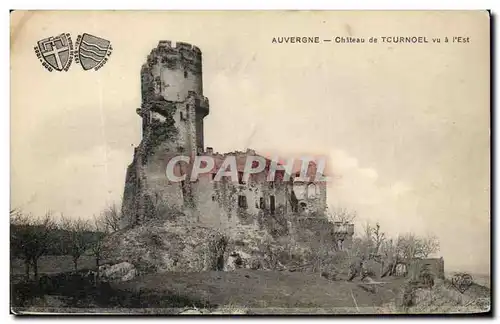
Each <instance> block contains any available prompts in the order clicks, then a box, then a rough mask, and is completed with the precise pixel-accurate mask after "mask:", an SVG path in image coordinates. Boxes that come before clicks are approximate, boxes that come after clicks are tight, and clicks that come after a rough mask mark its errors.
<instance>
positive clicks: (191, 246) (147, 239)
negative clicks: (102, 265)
mask: <svg viewBox="0 0 500 324" xmlns="http://www.w3.org/2000/svg"><path fill="white" fill-rule="evenodd" d="M226 246H227V238H226V236H224V235H223V234H221V233H220V232H218V231H216V230H214V229H211V228H207V227H203V226H200V225H199V224H195V223H188V222H185V223H184V222H171V221H150V222H147V223H145V224H143V225H141V226H136V227H133V228H129V229H124V230H121V231H118V232H116V233H113V234H112V235H110V236H109V238H108V239H107V240H106V242H105V243H104V256H105V261H106V263H109V264H117V263H124V262H126V263H128V264H132V265H133V266H134V267H135V268H136V269H137V273H152V272H171V271H172V272H197V271H207V270H222V269H223V266H224V253H225V251H226Z"/></svg>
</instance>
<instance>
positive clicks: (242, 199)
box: [238, 195, 248, 208]
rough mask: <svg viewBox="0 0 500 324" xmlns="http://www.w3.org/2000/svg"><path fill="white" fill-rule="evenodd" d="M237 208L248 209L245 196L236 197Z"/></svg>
mask: <svg viewBox="0 0 500 324" xmlns="http://www.w3.org/2000/svg"><path fill="white" fill-rule="evenodd" d="M238 207H240V208H247V207H248V204H247V197H246V196H243V195H239V196H238Z"/></svg>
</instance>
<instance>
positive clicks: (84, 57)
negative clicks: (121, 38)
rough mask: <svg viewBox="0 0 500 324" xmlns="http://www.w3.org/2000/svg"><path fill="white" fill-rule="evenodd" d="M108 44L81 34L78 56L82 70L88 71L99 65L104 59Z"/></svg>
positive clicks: (101, 39) (100, 39) (97, 38)
mask: <svg viewBox="0 0 500 324" xmlns="http://www.w3.org/2000/svg"><path fill="white" fill-rule="evenodd" d="M109 45H110V42H109V41H108V40H106V39H103V38H99V37H96V36H92V35H89V34H83V36H82V39H81V43H80V46H79V48H78V56H79V58H80V63H81V64H82V67H83V69H84V70H90V69H93V68H94V67H96V66H97V65H98V64H100V63H101V62H102V61H103V60H104V59H105V58H106V54H107V52H108V49H109Z"/></svg>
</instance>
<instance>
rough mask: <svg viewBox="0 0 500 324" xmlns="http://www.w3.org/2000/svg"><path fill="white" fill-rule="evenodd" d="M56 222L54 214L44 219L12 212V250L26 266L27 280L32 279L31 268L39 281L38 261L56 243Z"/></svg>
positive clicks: (45, 216) (47, 214)
mask: <svg viewBox="0 0 500 324" xmlns="http://www.w3.org/2000/svg"><path fill="white" fill-rule="evenodd" d="M54 229H55V222H54V218H53V217H52V214H51V213H50V212H47V213H46V214H45V215H44V216H43V217H35V216H33V215H31V214H24V213H22V212H21V211H18V210H12V211H11V250H12V251H13V255H14V256H16V257H18V258H21V259H22V260H23V261H24V265H25V274H26V280H29V279H30V266H31V267H33V274H34V278H35V280H37V279H38V261H39V259H40V257H41V256H42V255H45V254H46V253H47V252H48V251H49V249H50V248H51V247H52V245H53V243H54Z"/></svg>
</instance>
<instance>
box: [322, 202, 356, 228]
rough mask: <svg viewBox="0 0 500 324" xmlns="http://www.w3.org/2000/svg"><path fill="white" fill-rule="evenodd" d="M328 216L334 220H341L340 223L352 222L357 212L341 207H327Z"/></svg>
mask: <svg viewBox="0 0 500 324" xmlns="http://www.w3.org/2000/svg"><path fill="white" fill-rule="evenodd" d="M327 213H328V216H329V217H330V219H331V220H333V221H334V222H342V223H344V224H345V223H352V222H353V221H354V219H355V218H356V216H357V214H356V212H355V211H351V210H348V209H347V208H343V207H333V206H330V207H328V210H327Z"/></svg>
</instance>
